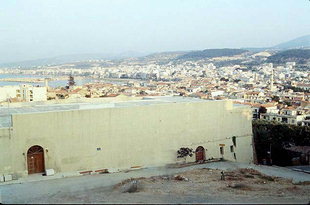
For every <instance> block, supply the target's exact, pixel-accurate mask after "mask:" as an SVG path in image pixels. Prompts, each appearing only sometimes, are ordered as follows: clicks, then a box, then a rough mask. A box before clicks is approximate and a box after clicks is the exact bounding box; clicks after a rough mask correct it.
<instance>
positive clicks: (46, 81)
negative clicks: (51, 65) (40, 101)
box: [44, 78, 49, 90]
mask: <svg viewBox="0 0 310 205" xmlns="http://www.w3.org/2000/svg"><path fill="white" fill-rule="evenodd" d="M48 80H49V79H48V78H45V79H44V84H45V87H46V90H48Z"/></svg>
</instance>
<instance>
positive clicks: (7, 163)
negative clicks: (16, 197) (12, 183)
mask: <svg viewBox="0 0 310 205" xmlns="http://www.w3.org/2000/svg"><path fill="white" fill-rule="evenodd" d="M11 151H12V139H11V134H10V128H0V175H1V174H7V173H11V172H13V171H14V169H13V167H12V164H13V161H12V152H11Z"/></svg>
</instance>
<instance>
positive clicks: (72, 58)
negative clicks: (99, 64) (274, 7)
mask: <svg viewBox="0 0 310 205" xmlns="http://www.w3.org/2000/svg"><path fill="white" fill-rule="evenodd" d="M298 48H310V35H306V36H302V37H299V38H296V39H293V40H290V41H287V42H283V43H281V44H278V45H275V46H273V47H265V48H242V49H234V48H231V49H205V50H200V51H199V50H198V51H175V52H159V53H153V54H147V53H143V52H136V51H128V52H123V53H118V54H107V53H106V54H98V53H95V54H94V53H89V54H73V55H62V56H56V57H52V58H43V59H36V60H28V61H22V62H12V63H2V64H0V67H33V66H44V65H57V64H64V63H72V62H79V61H87V60H118V59H125V58H139V59H144V60H153V59H155V58H161V59H169V58H171V57H173V58H177V59H180V58H181V59H184V60H186V59H199V58H208V57H219V56H231V55H239V54H242V53H244V52H246V51H251V52H260V51H264V50H272V51H281V50H282V51H283V50H288V49H298ZM295 53H296V52H295Z"/></svg>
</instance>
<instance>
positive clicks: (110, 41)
mask: <svg viewBox="0 0 310 205" xmlns="http://www.w3.org/2000/svg"><path fill="white" fill-rule="evenodd" d="M307 34H310V1H309V0H0V63H4V62H11V61H20V60H28V59H37V58H45V57H54V56H57V55H64V54H80V53H110V52H112V53H118V52H124V51H142V52H157V51H174V50H195V49H205V48H223V47H264V46H273V45H275V44H278V43H281V42H283V41H287V40H291V39H293V38H296V37H299V36H302V35H307Z"/></svg>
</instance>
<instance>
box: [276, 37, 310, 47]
mask: <svg viewBox="0 0 310 205" xmlns="http://www.w3.org/2000/svg"><path fill="white" fill-rule="evenodd" d="M273 48H278V49H293V48H310V35H306V36H302V37H299V38H296V39H293V40H290V41H287V42H284V43H281V44H278V45H276V46H274V47H273Z"/></svg>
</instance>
